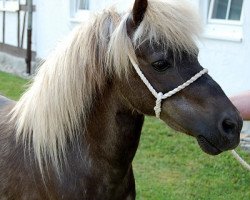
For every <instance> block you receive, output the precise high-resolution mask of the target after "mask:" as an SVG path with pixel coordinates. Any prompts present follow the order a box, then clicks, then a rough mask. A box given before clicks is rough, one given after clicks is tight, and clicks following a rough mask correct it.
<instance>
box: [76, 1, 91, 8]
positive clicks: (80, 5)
mask: <svg viewBox="0 0 250 200" xmlns="http://www.w3.org/2000/svg"><path fill="white" fill-rule="evenodd" d="M88 9H89V0H77V1H76V10H88Z"/></svg>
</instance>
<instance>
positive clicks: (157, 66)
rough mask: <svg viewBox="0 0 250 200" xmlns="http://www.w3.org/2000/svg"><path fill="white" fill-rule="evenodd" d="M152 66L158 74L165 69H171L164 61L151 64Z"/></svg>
mask: <svg viewBox="0 0 250 200" xmlns="http://www.w3.org/2000/svg"><path fill="white" fill-rule="evenodd" d="M152 66H153V68H154V69H155V70H156V71H158V72H164V71H165V70H166V69H168V68H169V67H171V65H170V63H169V62H168V61H166V60H158V61H156V62H154V63H152Z"/></svg>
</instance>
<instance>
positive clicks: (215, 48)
mask: <svg viewBox="0 0 250 200" xmlns="http://www.w3.org/2000/svg"><path fill="white" fill-rule="evenodd" d="M72 1H74V0H53V1H51V0H35V1H34V2H35V3H36V8H37V10H36V13H35V15H34V21H33V24H34V32H33V50H35V51H36V52H37V56H38V57H39V58H43V59H45V58H46V57H47V56H48V54H49V52H51V51H52V50H53V49H54V47H55V46H56V44H57V43H58V42H59V41H60V40H63V38H64V37H66V36H67V35H68V33H69V32H70V31H71V30H72V29H73V28H74V27H75V26H77V25H78V24H79V23H78V22H77V21H76V20H74V18H73V16H72V7H71V5H72ZM189 1H190V2H192V3H193V4H194V5H195V6H197V7H199V8H200V12H201V15H202V17H203V22H204V26H205V27H206V25H207V24H206V16H207V10H208V8H207V2H208V0H189ZM70 2H71V3H70ZM91 2H92V3H91V4H90V9H91V10H101V9H102V8H104V7H105V5H111V4H113V3H114V2H117V3H116V5H117V6H118V9H119V10H120V11H125V10H127V8H128V7H129V5H130V4H131V2H133V0H129V1H123V0H118V1H117V0H116V1H114V0H105V1H100V0H92V1H91ZM244 3H245V5H244V6H245V10H248V9H247V8H250V1H246V0H245V2H244ZM0 17H1V16H0ZM84 18H86V20H87V18H88V15H87V14H86V17H84ZM15 23H16V18H15V16H14V15H13V14H12V16H11V15H10V16H8V25H7V26H8V30H7V31H8V34H7V41H9V43H10V44H16V35H15V32H16V30H15V29H14V27H15V25H14V26H13V24H15ZM249 24H250V13H249V12H246V11H245V12H244V23H243V40H242V41H230V40H221V39H215V38H207V37H204V38H203V39H202V42H201V44H200V45H199V46H200V55H199V60H200V62H201V64H202V65H203V66H204V67H206V68H208V69H209V73H210V74H211V75H212V77H213V78H214V79H215V80H216V81H217V82H218V83H219V84H220V85H221V86H222V88H223V89H224V91H225V92H226V94H228V95H232V94H236V93H238V92H240V91H244V90H250V81H249V77H248V76H249V74H250V66H249V64H248V63H250V56H249V55H250V54H249V53H250V29H249ZM0 27H1V20H0ZM204 35H206V33H204ZM0 37H1V34H0Z"/></svg>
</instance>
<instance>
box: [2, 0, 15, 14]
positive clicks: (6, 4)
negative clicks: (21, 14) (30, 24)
mask: <svg viewBox="0 0 250 200" xmlns="http://www.w3.org/2000/svg"><path fill="white" fill-rule="evenodd" d="M18 10H19V5H18V1H3V0H0V11H7V12H16V11H18Z"/></svg>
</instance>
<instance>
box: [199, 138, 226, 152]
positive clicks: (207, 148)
mask: <svg viewBox="0 0 250 200" xmlns="http://www.w3.org/2000/svg"><path fill="white" fill-rule="evenodd" d="M196 139H197V141H198V144H199V145H200V148H201V149H202V150H203V151H204V152H205V153H207V154H209V155H218V154H220V153H221V152H222V151H221V150H220V149H218V148H217V147H215V146H214V145H213V144H212V143H211V142H209V141H208V140H207V139H206V138H205V137H203V136H198V137H197V138H196Z"/></svg>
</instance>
